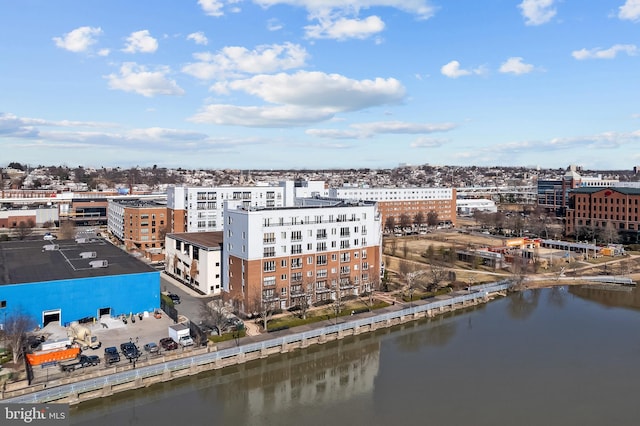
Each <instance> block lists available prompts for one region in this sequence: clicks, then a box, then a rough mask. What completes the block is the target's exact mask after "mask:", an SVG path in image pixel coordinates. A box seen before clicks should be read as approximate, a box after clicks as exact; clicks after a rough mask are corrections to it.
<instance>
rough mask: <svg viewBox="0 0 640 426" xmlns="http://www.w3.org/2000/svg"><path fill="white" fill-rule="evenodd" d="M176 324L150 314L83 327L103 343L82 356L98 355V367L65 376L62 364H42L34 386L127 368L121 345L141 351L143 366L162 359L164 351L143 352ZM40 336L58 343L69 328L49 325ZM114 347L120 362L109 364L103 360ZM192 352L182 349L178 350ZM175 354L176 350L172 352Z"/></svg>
mask: <svg viewBox="0 0 640 426" xmlns="http://www.w3.org/2000/svg"><path fill="white" fill-rule="evenodd" d="M172 324H174V322H173V320H172V319H171V318H169V317H168V316H167V315H165V314H164V313H163V314H162V317H161V318H154V317H153V315H152V314H151V313H149V315H148V316H147V317H143V319H142V320H140V319H139V318H138V317H136V318H135V322H132V321H130V320H128V321H127V324H124V322H123V321H122V320H120V319H118V318H111V317H102V318H101V319H100V321H99V322H96V323H94V324H84V325H85V326H86V327H87V328H89V329H90V330H91V333H92V335H94V336H97V337H98V339H99V340H100V342H101V347H100V348H98V349H86V350H83V351H82V353H83V354H85V355H97V356H99V357H100V364H99V365H97V366H90V367H85V368H81V369H78V370H76V371H72V372H66V373H63V372H62V371H61V369H60V366H59V365H56V364H52V365H43V366H34V367H33V373H34V383H42V382H46V381H50V380H55V379H58V378H64V377H68V375H81V374H84V373H89V372H91V371H94V370H97V369H105V368H111V367H114V366H115V367H117V366H119V365H122V366H124V365H128V364H129V360H128V359H127V358H125V357H124V356H123V354H122V351H121V350H120V345H121V344H122V343H128V342H132V343H135V344H136V346H137V347H138V349H139V350H140V354H141V356H140V358H138V360H137V361H136V362H138V363H143V362H145V361H148V360H149V359H150V358H153V357H159V356H162V355H163V350H162V349H160V351H159V353H157V354H149V353H147V352H145V350H144V349H143V347H144V345H145V344H147V343H149V342H154V343H156V344H158V342H159V341H160V339H162V338H163V337H167V336H168V335H169V333H168V327H169V325H172ZM38 335H44V336H46V338H47V340H57V339H62V338H65V337H67V334H66V329H65V328H64V327H61V326H59V325H58V324H57V323H52V324H49V325H48V326H47V327H45V328H43V329H42V330H40V331H39V332H38ZM110 346H115V347H116V348H117V349H118V352H120V362H118V363H116V364H113V365H111V366H110V365H107V364H106V363H105V361H104V349H105V348H106V347H110ZM183 350H190V349H188V348H187V349H182V348H179V349H177V351H183ZM172 352H176V351H172Z"/></svg>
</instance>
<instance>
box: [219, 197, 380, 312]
mask: <svg viewBox="0 0 640 426" xmlns="http://www.w3.org/2000/svg"><path fill="white" fill-rule="evenodd" d="M298 203H299V204H300V205H299V206H296V207H282V208H245V209H243V208H236V209H225V230H224V247H223V265H224V268H225V269H226V273H224V274H223V286H224V289H225V291H227V292H228V293H229V295H230V297H231V298H232V299H234V300H235V301H236V302H237V304H238V308H239V310H240V311H241V312H244V313H249V312H251V311H252V310H255V309H256V306H257V305H259V304H264V303H268V304H271V305H272V306H274V307H278V308H282V309H286V308H289V307H292V306H296V305H299V304H300V303H303V302H302V301H301V298H306V300H307V302H308V303H313V302H316V301H320V300H335V299H337V298H342V297H345V296H348V295H359V294H362V293H365V292H368V291H370V290H372V289H373V288H377V287H378V283H379V279H380V268H381V238H382V237H381V225H380V215H379V212H378V210H377V207H376V204H375V203H373V202H346V201H343V200H337V199H332V200H329V199H320V198H317V199H302V200H299V201H298Z"/></svg>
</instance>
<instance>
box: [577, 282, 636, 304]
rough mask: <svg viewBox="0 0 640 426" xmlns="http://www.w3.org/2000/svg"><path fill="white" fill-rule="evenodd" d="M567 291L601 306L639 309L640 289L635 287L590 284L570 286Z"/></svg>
mask: <svg viewBox="0 0 640 426" xmlns="http://www.w3.org/2000/svg"><path fill="white" fill-rule="evenodd" d="M569 293H571V294H573V295H575V296H578V297H580V298H583V299H586V300H590V301H593V302H596V303H599V304H600V305H603V306H609V307H620V308H629V309H635V310H640V291H638V288H637V287H629V286H623V285H618V284H590V285H583V286H570V288H569Z"/></svg>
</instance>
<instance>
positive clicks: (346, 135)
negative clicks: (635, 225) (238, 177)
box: [0, 0, 640, 170]
mask: <svg viewBox="0 0 640 426" xmlns="http://www.w3.org/2000/svg"><path fill="white" fill-rule="evenodd" d="M639 45H640V0H597V1H586V0H562V1H561V0H511V1H508V0H481V1H480V0H354V1H340V0H244V1H243V0H222V1H218V0H155V1H143V0H140V1H131V0H126V1H121V0H111V1H108V2H107V1H86V0H85V1H80V0H75V1H72V0H66V1H61V0H49V1H35V0H20V1H4V2H0V57H1V58H2V60H1V61H0V72H1V77H2V78H0V152H2V155H1V156H0V165H6V164H8V163H9V162H10V161H18V162H22V163H27V164H31V165H34V166H35V165H39V164H43V165H53V164H63V165H68V166H71V167H76V166H78V165H83V166H93V167H101V166H105V167H107V166H116V165H118V166H134V165H140V166H150V165H153V164H156V165H158V166H161V167H184V168H211V169H223V168H242V169H280V168H295V169H305V168H306V169H313V168H329V167H338V168H351V167H354V168H360V167H370V168H380V167H394V166H397V165H398V164H399V163H409V164H425V163H429V164H434V165H436V164H439V165H462V166H466V165H478V166H541V167H566V166H567V165H569V164H577V165H581V166H583V167H585V168H588V169H599V170H604V169H630V168H632V167H633V166H635V165H640V149H639V148H640V81H639V80H640V72H639V71H640V62H639V59H640V56H639V55H638V53H640V51H639V48H638V46H639Z"/></svg>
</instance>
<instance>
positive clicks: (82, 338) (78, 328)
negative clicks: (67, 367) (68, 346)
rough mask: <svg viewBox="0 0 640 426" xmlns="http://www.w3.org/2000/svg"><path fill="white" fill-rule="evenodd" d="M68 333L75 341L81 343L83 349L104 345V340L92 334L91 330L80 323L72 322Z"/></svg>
mask: <svg viewBox="0 0 640 426" xmlns="http://www.w3.org/2000/svg"><path fill="white" fill-rule="evenodd" d="M67 335H68V336H69V337H70V338H72V339H73V343H77V344H78V345H80V347H81V348H82V350H86V349H89V348H91V349H98V348H99V347H100V346H102V342H101V341H100V340H99V339H98V337H97V336H93V335H92V334H91V330H89V329H88V328H87V327H85V326H83V325H80V324H72V325H71V326H69V330H68V331H67Z"/></svg>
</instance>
